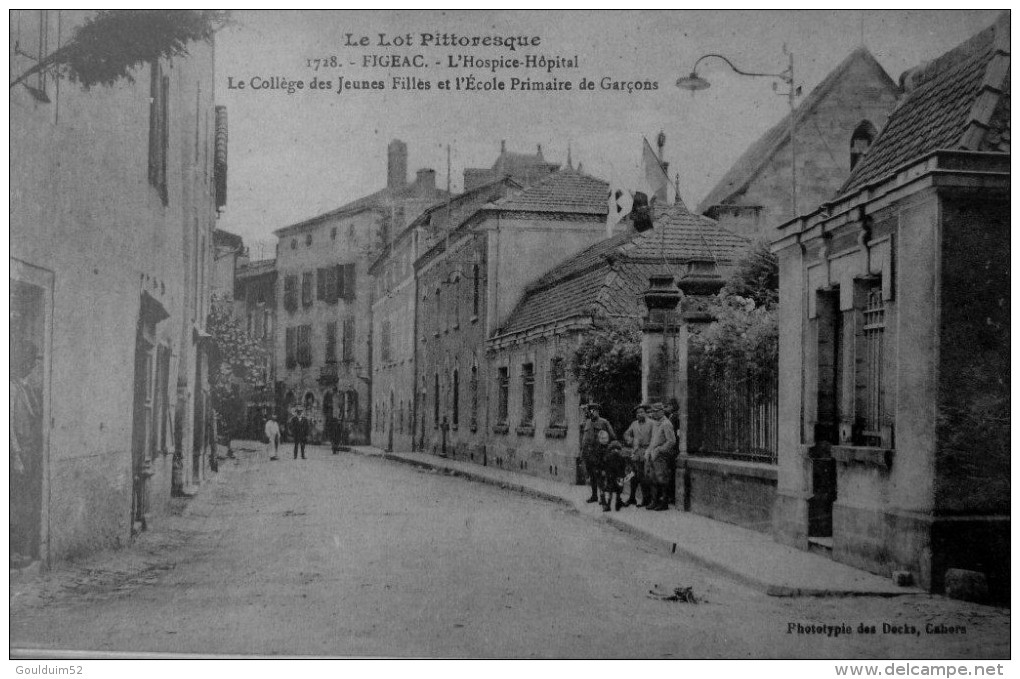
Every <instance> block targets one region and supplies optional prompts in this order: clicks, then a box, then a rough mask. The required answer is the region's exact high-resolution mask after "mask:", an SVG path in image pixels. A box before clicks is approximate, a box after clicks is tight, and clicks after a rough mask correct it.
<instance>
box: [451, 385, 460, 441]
mask: <svg viewBox="0 0 1020 679" xmlns="http://www.w3.org/2000/svg"><path fill="white" fill-rule="evenodd" d="M452 420H453V421H452V422H451V424H452V425H453V428H454V429H456V428H457V425H458V424H460V371H459V370H454V371H453V418H452Z"/></svg>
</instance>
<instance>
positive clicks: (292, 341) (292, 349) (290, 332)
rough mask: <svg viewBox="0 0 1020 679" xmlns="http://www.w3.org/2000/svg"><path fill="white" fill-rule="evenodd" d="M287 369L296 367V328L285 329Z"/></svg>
mask: <svg viewBox="0 0 1020 679" xmlns="http://www.w3.org/2000/svg"><path fill="white" fill-rule="evenodd" d="M286 345H287V369H288V370H293V369H294V368H296V367H297V328H287V341H286Z"/></svg>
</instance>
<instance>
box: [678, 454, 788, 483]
mask: <svg viewBox="0 0 1020 679" xmlns="http://www.w3.org/2000/svg"><path fill="white" fill-rule="evenodd" d="M677 464H678V466H679V465H687V467H688V468H690V469H698V470H702V471H710V472H716V473H718V474H723V475H725V476H748V477H752V478H758V479H765V480H766V481H778V479H779V467H778V466H777V465H772V464H765V463H764V462H744V461H742V460H724V459H720V458H714V457H690V456H685V455H681V456H680V458H679V459H678V460H677Z"/></svg>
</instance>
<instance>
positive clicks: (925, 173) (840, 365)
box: [773, 14, 1010, 600]
mask: <svg viewBox="0 0 1020 679" xmlns="http://www.w3.org/2000/svg"><path fill="white" fill-rule="evenodd" d="M904 80H905V82H906V83H907V85H908V89H907V92H906V94H905V97H904V100H903V102H902V104H901V105H900V106H899V108H897V110H896V111H895V113H893V115H892V117H891V119H890V121H889V123H888V125H887V126H886V127H885V129H884V130H883V131H882V132H881V133H880V135H879V136H878V138H877V139H876V140H875V143H874V145H873V146H872V148H871V150H870V151H869V153H868V154H867V156H866V157H865V158H864V159H863V160H862V161H861V163H860V165H859V166H858V167H856V168H855V169H854V172H853V173H852V174H851V176H850V178H849V180H848V181H847V183H846V185H845V186H844V187H843V190H842V192H841V194H840V196H839V197H838V198H837V199H835V200H833V201H832V202H829V203H826V204H825V205H823V206H822V208H821V209H819V210H817V211H815V212H813V213H812V214H810V215H808V216H805V217H801V218H799V219H797V220H794V221H791V222H788V223H787V224H784V225H783V226H782V227H781V229H780V234H781V238H780V239H779V240H778V241H777V242H776V243H775V244H774V246H773V248H774V250H775V252H776V253H777V254H778V257H779V262H780V313H781V322H780V340H781V341H780V371H779V374H780V385H779V389H780V392H779V395H780V413H779V416H780V419H779V423H780V430H779V444H780V449H779V488H778V494H777V499H776V506H775V515H774V530H775V535H776V537H777V539H779V540H781V541H783V542H786V543H788V544H791V545H795V546H797V547H800V548H805V549H806V548H808V547H809V546H811V545H822V546H824V547H827V548H828V549H830V550H831V555H832V557H833V558H834V559H836V560H839V561H844V562H846V563H850V564H852V565H854V566H857V567H860V568H865V569H868V570H871V571H873V572H876V573H881V574H889V573H891V572H892V571H903V570H905V571H909V572H911V573H912V574H913V575H914V578H915V580H916V581H917V582H918V583H919V584H920V585H922V586H923V587H925V588H926V589H929V590H933V591H941V590H942V589H943V587H944V584H945V580H946V577H947V571H948V570H949V569H954V568H955V569H964V570H971V571H977V572H979V573H981V574H983V575H984V577H985V578H986V579H987V583H988V586H989V589H990V591H991V593H992V596H993V597H995V598H997V599H1002V600H1007V599H1008V596H1009V588H1010V585H1009V578H1010V575H1009V551H1010V548H1009V545H1010V543H1009V540H1010V538H1009V507H1010V486H1009V469H1010V447H1009V348H1008V347H1009V292H1008V288H1009V274H1008V270H1009V245H1008V244H1009V213H1010V209H1009V183H1010V180H1009V164H1010V163H1009V90H1010V88H1009V17H1008V14H1004V15H1003V17H1002V19H1000V21H999V22H998V23H997V24H996V25H994V26H993V27H991V28H989V29H987V30H986V31H984V32H982V33H980V34H978V35H977V36H975V37H974V38H972V39H971V40H969V41H967V42H966V43H964V44H962V45H960V46H959V47H957V48H956V49H954V50H952V51H950V52H948V53H946V54H945V55H943V56H942V57H940V58H938V59H936V60H934V61H933V62H931V63H929V64H927V65H925V66H924V67H921V68H919V69H917V70H915V71H913V72H908V73H907V74H906V77H905V79H904Z"/></svg>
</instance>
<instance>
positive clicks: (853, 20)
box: [216, 10, 998, 256]
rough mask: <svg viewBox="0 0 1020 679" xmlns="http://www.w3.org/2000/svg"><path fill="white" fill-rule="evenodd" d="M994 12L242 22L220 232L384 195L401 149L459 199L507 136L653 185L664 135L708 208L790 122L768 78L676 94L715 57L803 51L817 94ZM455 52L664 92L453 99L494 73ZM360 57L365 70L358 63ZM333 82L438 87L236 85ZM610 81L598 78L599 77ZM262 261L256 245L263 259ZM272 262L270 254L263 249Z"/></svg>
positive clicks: (689, 191)
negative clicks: (650, 159) (859, 57)
mask: <svg viewBox="0 0 1020 679" xmlns="http://www.w3.org/2000/svg"><path fill="white" fill-rule="evenodd" d="M997 13H998V12H997V11H952V12H949V11H945V12H943V11H890V12H882V11H877V10H865V11H783V12H780V11H698V12H694V11H676V12H661V11H656V12H598V11H592V12H537V11H514V12H480V11H475V12H409V11H404V12H401V11H395V10H393V11H380V12H340V11H337V12H324V11H307V12H245V11H235V12H234V14H233V19H234V23H233V25H232V26H230V27H229V28H227V29H225V30H223V31H222V32H221V33H220V34H219V35H218V37H217V47H216V49H217V54H216V59H217V62H216V69H217V81H216V88H217V89H216V99H217V102H218V103H220V104H226V105H227V108H228V113H229V120H230V160H229V187H228V190H229V193H228V203H227V209H226V212H225V214H224V215H223V217H222V218H221V219H220V228H223V229H226V230H229V231H233V232H235V233H239V234H241V235H242V236H244V237H245V240H246V241H255V240H260V239H261V240H265V241H270V242H271V241H272V240H273V237H272V235H271V232H272V231H273V230H274V229H277V228H280V227H282V226H286V225H288V224H292V223H294V222H296V221H299V220H301V219H303V218H306V217H311V216H313V215H316V214H319V213H321V212H325V211H327V210H330V209H333V208H335V207H338V206H339V205H341V204H343V203H345V202H347V201H350V200H353V199H355V198H358V197H360V196H363V195H365V194H367V193H370V192H372V191H376V190H378V189H380V188H382V187H383V185H384V184H385V181H386V146H387V144H388V143H389V141H390V140H391V139H393V138H399V139H402V140H403V141H405V142H406V143H407V145H408V154H409V162H408V166H409V167H408V170H409V175H410V177H413V174H414V171H415V170H417V169H418V168H421V167H431V168H434V169H435V170H436V171H437V181H438V183H439V184H440V186H445V185H446V181H447V179H446V165H447V162H446V146H447V145H448V144H449V145H450V147H451V158H452V163H451V164H452V168H453V172H452V177H451V180H452V181H451V183H452V187H453V189H454V190H455V191H457V190H460V189H461V185H462V181H461V177H462V171H463V169H464V168H465V167H489V166H491V165H492V163H493V161H494V160H495V158H496V155H497V154H498V153H499V146H500V140H503V139H505V140H506V142H507V147H508V148H509V149H510V150H513V151H518V152H527V153H534V151H535V148H536V145H537V144H541V145H542V148H543V151H544V154H545V157H546V158H547V159H548V160H553V161H557V162H564V161H565V160H566V156H567V148H568V144H569V145H570V147H571V149H572V155H573V159H574V162H575V164H576V163H577V162H581V163H583V164H584V171H585V172H587V173H589V174H593V175H595V176H599V177H603V178H606V179H608V178H610V176H611V175H616V176H620V177H622V178H624V179H627V178H630V179H631V180H632V181H633V183H634V184H635V188H638V186H637V184H638V183H639V181H640V173H639V162H640V158H641V143H642V142H641V138H642V136H646V137H648V139H649V141H652V142H653V143H654V138H655V135H656V134H657V133H658V132H659V130H660V129H661V130H663V131H664V132H665V133H666V137H667V142H666V147H665V159H666V160H668V161H669V162H670V165H671V170H670V172H671V174H673V173H674V172H679V174H680V190H681V195H682V197H683V198H684V200H685V201H686V202H687V203H688V204H689V205H691V206H693V205H695V204H696V203H697V202H698V201H699V200H700V199H701V198H703V197H704V196H705V195H706V194H707V193H708V191H709V190H710V189H711V188H712V186H713V185H714V184H715V182H716V181H718V179H719V178H720V177H721V176H722V174H723V173H724V172H725V171H726V170H727V169H728V168H729V166H730V165H731V164H732V163H733V162H734V161H735V160H736V158H737V157H738V156H739V155H740V154H741V153H742V152H743V150H744V149H745V148H746V147H747V146H748V145H749V144H751V143H752V142H754V141H755V139H757V138H758V137H759V136H760V135H761V134H762V133H763V132H764V131H765V130H767V129H768V128H769V127H770V126H771V125H773V124H775V123H776V122H777V121H779V120H780V119H781V118H782V116H783V115H784V114H785V113H786V111H787V110H788V109H787V103H786V99H785V98H784V97H781V96H777V95H776V94H775V93H774V92H773V90H772V86H771V83H770V81H769V79H765V78H759V79H755V78H743V77H740V76H736V75H733V74H732V73H729V72H727V69H726V68H725V66H724V65H723V64H722V62H720V61H718V60H709V61H707V62H705V64H704V65H703V66H702V67H701V68H699V73H701V74H703V75H704V76H706V77H708V78H709V79H710V80H711V81H712V87H711V88H710V89H708V90H704V91H701V92H698V93H696V94H695V93H691V92H687V91H683V90H680V89H678V88H677V87H676V86H675V84H674V83H675V82H676V79H677V77H679V76H680V75H685V74H687V73H688V72H689V71H690V70H691V67H692V66H693V63H694V61H695V60H696V59H697V58H698V57H699V56H701V55H702V54H705V53H708V52H717V53H721V54H724V55H725V56H727V57H729V58H730V59H731V61H733V62H734V64H735V65H736V66H738V67H739V68H741V69H744V70H749V71H768V72H778V71H782V70H783V69H784V68H785V67H786V64H787V57H786V56H785V55H784V53H783V49H784V45H785V46H786V48H787V49H789V50H790V51H791V52H793V53H794V58H795V70H796V74H795V75H796V80H797V83H798V84H800V85H803V88H804V90H803V91H804V95H807V93H808V92H809V91H810V90H811V89H812V88H813V87H814V86H815V85H817V84H818V83H819V82H820V81H821V80H822V78H824V77H825V76H826V74H827V73H828V72H829V71H831V70H832V69H833V68H835V67H836V66H837V65H838V64H839V62H840V61H842V60H843V58H845V57H846V56H847V54H849V53H850V52H851V51H852V50H853V49H855V48H856V47H858V46H859V45H861V44H862V40H863V44H864V45H865V46H866V47H867V48H868V49H870V50H871V52H872V53H873V54H874V55H875V57H876V58H877V59H878V61H879V62H880V63H881V64H882V65H883V66H884V67H885V69H886V71H888V73H889V75H890V76H892V78H893V79H894V80H895V79H897V78H898V77H899V74H900V73H901V72H902V71H904V70H905V69H907V68H911V67H913V66H915V65H917V64H919V63H921V62H923V61H925V60H927V59H931V58H934V57H936V56H938V55H939V54H941V53H943V52H945V51H946V50H948V49H950V48H952V47H953V46H955V45H956V44H958V43H960V42H962V41H963V40H965V39H967V38H968V37H969V36H971V35H973V34H974V33H976V32H978V31H979V30H981V29H982V28H984V27H986V26H988V25H990V24H991V23H992V22H993V21H994V20H995V17H996V15H997ZM408 32H410V33H412V34H413V40H414V43H415V45H414V46H412V47H408V48H400V49H396V48H389V49H387V48H380V47H377V46H375V42H376V41H377V40H378V34H379V33H386V34H388V35H389V36H396V35H402V34H406V33H408ZM426 32H427V33H437V32H438V33H456V34H458V35H465V36H474V35H481V36H484V35H500V36H538V37H539V38H540V39H541V46H540V47H537V48H527V49H522V50H518V51H516V52H508V51H506V50H504V49H501V48H484V47H479V48H473V49H469V48H449V49H443V48H431V47H430V48H428V49H422V48H421V47H420V46H419V45H418V43H419V42H420V34H421V33H426ZM346 33H354V34H356V35H366V36H371V41H372V43H373V44H372V46H370V47H368V48H355V47H345V46H344V34H346ZM389 53H396V54H401V55H414V54H423V55H425V56H426V57H428V59H427V63H428V64H429V67H428V68H425V69H421V70H416V69H387V68H375V69H370V68H363V67H361V66H360V61H361V58H362V56H363V55H372V54H389ZM447 54H471V55H473V56H476V57H481V58H493V57H499V56H520V55H523V54H536V55H545V56H547V57H557V56H563V57H573V56H575V55H576V56H577V57H578V61H579V68H577V69H569V70H562V71H557V72H554V73H551V74H548V73H545V72H544V71H523V70H520V71H504V72H501V73H498V74H497V76H498V77H500V78H501V79H504V80H508V79H509V78H510V77H511V76H519V77H530V78H531V79H532V80H550V79H551V78H553V77H557V78H558V79H560V80H572V81H574V82H575V88H576V83H577V81H579V80H580V79H581V78H582V77H588V78H589V79H591V80H594V81H595V82H596V83H600V81H601V79H602V78H603V77H609V78H610V79H612V80H616V81H637V80H640V81H656V82H658V89H657V90H653V91H650V92H633V93H627V92H625V91H624V92H620V91H603V90H601V89H596V90H595V91H594V92H581V91H577V90H576V89H575V91H572V92H562V91H560V92H487V93H465V92H451V93H446V92H440V91H438V90H437V89H436V82H437V81H439V80H443V79H446V78H450V77H453V76H456V75H466V74H468V73H471V74H475V75H478V76H483V77H485V79H488V78H491V77H492V74H491V73H487V72H486V71H481V70H477V69H475V70H472V71H455V70H452V69H449V68H445V67H442V68H441V67H440V66H438V65H436V63H435V62H436V61H439V60H442V61H443V62H444V63H445V60H446V55H447ZM333 55H336V56H337V57H338V58H339V60H340V62H341V63H342V64H343V66H341V67H340V68H339V69H329V70H328V71H323V70H321V69H320V71H319V72H318V73H316V72H313V71H312V70H311V69H310V68H309V67H308V65H307V61H306V60H307V59H309V58H326V59H328V58H330V57H332V56H333ZM351 61H357V62H359V65H358V66H355V67H352V66H350V62H351ZM315 75H319V76H328V77H329V78H330V80H332V81H334V83H335V81H336V79H337V77H338V76H340V75H342V76H344V77H346V78H351V79H356V80H361V79H371V80H385V81H386V82H387V85H389V80H390V77H391V76H398V75H407V76H417V77H419V78H423V79H428V80H430V81H432V89H431V90H430V91H428V92H403V91H393V90H390V89H386V90H384V91H381V92H380V91H369V92H364V91H356V92H345V93H343V94H339V95H338V94H336V93H335V87H336V85H335V84H334V90H333V91H330V92H315V91H309V90H307V89H306V90H303V91H299V92H296V93H295V94H292V95H288V94H285V93H283V92H282V91H279V90H273V91H269V90H262V91H258V92H253V91H251V90H249V89H245V90H236V89H234V90H231V89H228V87H227V78H228V77H233V79H234V81H235V82H238V81H246V82H249V83H250V79H251V78H252V77H253V76H259V77H261V78H263V79H269V78H271V77H273V76H277V77H282V78H285V79H291V80H305V81H309V80H311V79H312V77H313V76H315ZM597 86H598V85H597ZM253 254H254V255H255V256H259V254H260V253H259V252H257V251H256V252H254V253H253ZM265 254H266V255H267V256H269V255H270V253H268V252H267V253H265Z"/></svg>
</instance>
